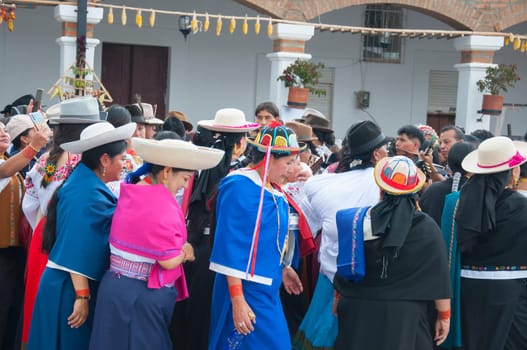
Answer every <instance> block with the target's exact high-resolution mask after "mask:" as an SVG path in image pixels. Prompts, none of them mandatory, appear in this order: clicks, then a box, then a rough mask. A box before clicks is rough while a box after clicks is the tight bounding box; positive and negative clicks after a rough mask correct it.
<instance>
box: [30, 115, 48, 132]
mask: <svg viewBox="0 0 527 350" xmlns="http://www.w3.org/2000/svg"><path fill="white" fill-rule="evenodd" d="M29 118H31V121H32V122H33V124H35V127H36V128H37V130H46V129H47V128H48V124H47V123H46V119H44V116H43V115H42V113H40V111H37V112H32V113H29Z"/></svg>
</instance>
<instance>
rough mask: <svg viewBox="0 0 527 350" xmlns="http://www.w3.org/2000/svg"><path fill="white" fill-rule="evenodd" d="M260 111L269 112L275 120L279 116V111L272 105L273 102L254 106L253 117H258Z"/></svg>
mask: <svg viewBox="0 0 527 350" xmlns="http://www.w3.org/2000/svg"><path fill="white" fill-rule="evenodd" d="M261 111H266V112H269V113H270V114H272V115H273V117H275V118H278V117H279V116H280V111H279V110H278V107H277V106H276V104H274V102H271V101H265V102H262V103H260V104H259V105H258V106H256V109H255V111H254V115H258V113H260V112H261Z"/></svg>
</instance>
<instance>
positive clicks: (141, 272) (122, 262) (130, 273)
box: [110, 254, 154, 281]
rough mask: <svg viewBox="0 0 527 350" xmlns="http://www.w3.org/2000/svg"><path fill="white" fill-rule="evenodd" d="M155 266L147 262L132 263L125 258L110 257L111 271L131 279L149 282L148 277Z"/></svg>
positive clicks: (112, 255)
mask: <svg viewBox="0 0 527 350" xmlns="http://www.w3.org/2000/svg"><path fill="white" fill-rule="evenodd" d="M153 266H154V264H151V263H147V262H139V261H131V260H127V259H125V258H123V257H120V256H117V255H114V254H111V255H110V271H112V272H116V273H118V274H119V275H123V276H126V277H129V278H135V279H138V280H141V281H148V276H150V272H151V271H152V267H153Z"/></svg>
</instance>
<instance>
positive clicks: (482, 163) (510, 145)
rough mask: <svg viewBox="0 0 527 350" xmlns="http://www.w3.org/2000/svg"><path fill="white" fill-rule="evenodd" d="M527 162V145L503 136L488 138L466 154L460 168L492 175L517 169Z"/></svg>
mask: <svg viewBox="0 0 527 350" xmlns="http://www.w3.org/2000/svg"><path fill="white" fill-rule="evenodd" d="M526 161H527V143H526V142H521V141H512V140H511V139H510V138H508V137H505V136H495V137H491V138H488V139H486V140H484V141H483V142H481V143H480V144H479V147H478V149H476V150H475V151H472V152H470V153H469V154H467V156H466V157H465V159H463V162H462V163H461V166H462V167H463V169H465V170H466V171H468V172H470V173H474V174H493V173H499V172H501V171H505V170H509V169H512V168H514V167H517V166H519V165H521V164H523V163H525V162H526Z"/></svg>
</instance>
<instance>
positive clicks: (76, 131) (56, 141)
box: [40, 124, 89, 188]
mask: <svg viewBox="0 0 527 350" xmlns="http://www.w3.org/2000/svg"><path fill="white" fill-rule="evenodd" d="M88 125H89V124H57V125H56V126H55V127H53V141H52V144H51V150H50V151H49V154H48V159H47V160H46V163H47V164H49V163H51V164H55V165H56V164H57V162H58V160H59V158H60V156H61V155H62V153H64V150H63V149H62V148H61V147H60V145H61V144H63V143H66V142H72V141H76V140H78V139H80V135H81V132H82V130H84V128H85V127H87V126H88ZM55 171H57V167H56V166H55ZM48 176H52V174H48ZM45 178H46V177H43V178H42V181H41V182H40V185H41V186H42V187H43V188H46V187H47V186H48V184H49V182H48V181H46V180H45Z"/></svg>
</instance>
